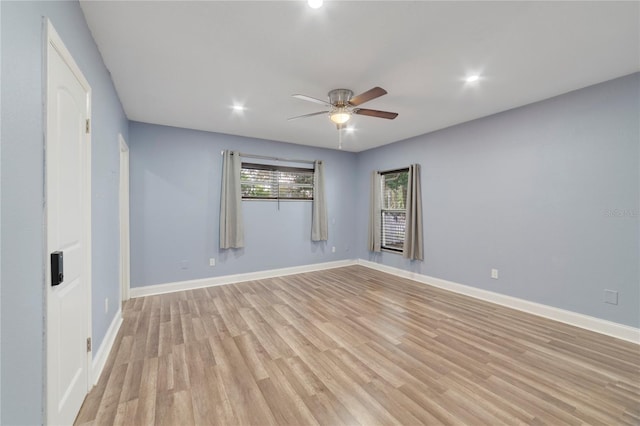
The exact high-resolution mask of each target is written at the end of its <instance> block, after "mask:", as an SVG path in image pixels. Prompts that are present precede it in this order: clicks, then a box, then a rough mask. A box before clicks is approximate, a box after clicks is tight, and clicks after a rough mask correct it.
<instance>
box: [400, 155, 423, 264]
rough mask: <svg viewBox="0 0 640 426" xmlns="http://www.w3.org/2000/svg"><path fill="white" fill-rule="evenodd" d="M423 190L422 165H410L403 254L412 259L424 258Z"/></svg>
mask: <svg viewBox="0 0 640 426" xmlns="http://www.w3.org/2000/svg"><path fill="white" fill-rule="evenodd" d="M421 194H422V191H421V187H420V165H419V164H412V165H410V166H409V184H408V185H407V200H406V205H407V219H406V226H405V234H404V250H403V251H402V256H403V257H405V258H407V259H412V260H423V259H424V256H423V251H424V250H423V242H422V195H421Z"/></svg>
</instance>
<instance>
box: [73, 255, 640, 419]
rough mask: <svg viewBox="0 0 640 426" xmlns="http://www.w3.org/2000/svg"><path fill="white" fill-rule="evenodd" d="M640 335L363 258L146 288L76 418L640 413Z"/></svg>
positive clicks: (590, 415)
mask: <svg viewBox="0 0 640 426" xmlns="http://www.w3.org/2000/svg"><path fill="white" fill-rule="evenodd" d="M639 348H640V347H639V346H637V345H634V344H631V343H628V342H624V341H620V340H616V339H614V338H610V337H606V336H602V335H598V334H595V333H591V332H588V331H585V330H582V329H578V328H575V327H571V326H568V325H565V324H561V323H557V322H554V321H550V320H546V319H542V318H539V317H536V316H533V315H528V314H524V313H521V312H517V311H514V310H511V309H507V308H504V307H500V306H497V305H493V304H490V303H485V302H482V301H478V300H474V299H471V298H468V297H465V296H461V295H457V294H454V293H449V292H446V291H443V290H439V289H436V288H432V287H429V286H426V285H423V284H419V283H415V282H412V281H409V280H405V279H401V278H397V277H395V276H392V275H387V274H383V273H380V272H377V271H373V270H371V269H367V268H365V267H361V266H350V267H345V268H339V269H333V270H329V271H320V272H312V273H306V274H300V275H292V276H287V277H281V278H273V279H266V280H260V281H252V282H245V283H240V284H234V285H227V286H220V287H211V288H206V289H199V290H193V291H184V292H180V293H173V294H167V295H161V296H152V297H145V298H140V299H133V300H130V301H129V302H128V303H127V304H126V306H125V309H124V323H123V326H122V328H121V330H120V332H119V334H118V337H117V340H116V342H115V345H114V348H113V351H112V353H111V354H110V357H109V360H108V361H107V366H106V367H105V371H104V373H103V375H102V377H101V379H100V381H99V383H98V384H97V386H96V387H95V388H94V389H93V390H92V391H91V393H90V394H89V395H88V396H87V398H86V400H85V403H84V405H83V407H82V410H81V412H80V414H79V415H78V418H77V420H76V424H100V425H110V424H132V425H151V424H157V425H190V424H198V425H207V424H220V425H274V424H280V425H316V424H322V425H342V424H348V425H357V424H361V425H377V424H385V425H391V424H403V425H417V424H430V425H431V424H433V425H436V424H452V425H458V424H469V425H500V424H508V425H513V424H536V425H542V424H548V425H565V424H566V425H577V424H592V425H617V424H629V425H638V424H640V351H639Z"/></svg>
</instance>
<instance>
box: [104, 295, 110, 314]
mask: <svg viewBox="0 0 640 426" xmlns="http://www.w3.org/2000/svg"><path fill="white" fill-rule="evenodd" d="M104 313H105V314H108V313H109V298H108V297H107V298H105V299H104Z"/></svg>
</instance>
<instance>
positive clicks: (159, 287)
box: [94, 259, 640, 380]
mask: <svg viewBox="0 0 640 426" xmlns="http://www.w3.org/2000/svg"><path fill="white" fill-rule="evenodd" d="M356 264H359V265H362V266H366V267H368V268H371V269H376V270H378V271H382V272H386V273H389V274H392V275H396V276H398V277H402V278H408V279H410V280H413V281H417V282H420V283H423V284H428V285H431V286H433V287H438V288H442V289H444V290H448V291H453V292H454V293H460V294H464V295H466V296H470V297H474V298H476V299H480V300H485V301H487V302H491V303H495V304H498V305H502V306H506V307H508V308H512V309H517V310H519V311H523V312H527V313H530V314H533V315H537V316H541V317H544V318H549V319H552V320H555V321H559V322H563V323H565V324H570V325H573V326H576V327H580V328H584V329H586V330H591V331H595V332H596V333H601V334H606V335H608V336H612V337H615V338H618V339H622V340H626V341H629V342H632V343H636V344H640V329H638V328H635V327H630V326H627V325H623V324H618V323H615V322H612V321H607V320H603V319H600V318H595V317H592V316H589V315H584V314H579V313H577V312H572V311H567V310H564V309H560V308H555V307H553V306H548V305H543V304H541V303H536V302H530V301H528V300H524V299H519V298H517V297H513V296H507V295H504V294H500V293H495V292H492V291H489V290H483V289H480V288H476V287H471V286H468V285H464V284H458V283H455V282H452V281H447V280H443V279H440V278H435V277H430V276H428V275H423V274H418V273H415V272H410V271H405V270H404V269H399V268H394V267H392V266H387V265H383V264H380V263H375V262H370V261H368V260H364V259H357V260H356V259H354V260H339V261H335V262H326V263H316V264H312V265H303V266H293V267H290V268H281V269H271V270H268V271H258V272H249V273H244V274H236V275H225V276H221V277H211V278H203V279H199V280H190V281H180V282H173V283H166V284H156V285H151V286H146V287H134V288H131V291H130V293H129V295H130V297H132V298H136V297H144V296H152V295H157V294H164V293H172V292H175V291H183V290H193V289H197V288H203V287H212V286H218V285H226V284H233V283H239V282H244V281H253V280H261V279H266V278H274V277H281V276H285V275H293V274H301V273H304V272H313V271H321V270H324V269H333V268H340V267H343V266H350V265H356ZM118 317H119V318H120V322H122V318H121V316H118ZM114 323H115V320H114ZM114 323H112V325H111V327H110V328H109V330H110V331H111V329H112V328H114ZM119 327H120V324H118V325H117V326H116V328H115V333H114V334H113V337H112V339H115V334H117V329H118V328H119ZM108 336H110V334H109V332H107V337H108ZM107 337H105V341H104V342H103V344H102V346H101V347H100V354H102V352H101V351H102V349H103V347H105V343H107V341H108V339H107ZM112 344H113V341H111V342H110V344H109V349H110V348H111V345H112ZM108 354H109V351H108V350H107V351H106V354H105V355H104V357H105V359H104V360H103V361H102V366H101V367H100V371H102V367H103V366H104V362H106V356H107V355H108ZM98 359H99V358H98V353H96V357H95V358H94V365H98ZM94 371H97V370H96V368H94ZM97 377H100V375H99V374H98V375H97ZM96 380H97V378H96Z"/></svg>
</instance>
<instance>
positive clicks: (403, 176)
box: [380, 169, 409, 252]
mask: <svg viewBox="0 0 640 426" xmlns="http://www.w3.org/2000/svg"><path fill="white" fill-rule="evenodd" d="M380 175H381V179H380V184H381V188H380V189H381V191H380V192H381V200H380V201H381V204H382V211H381V214H382V219H381V221H380V224H381V232H382V238H381V247H382V248H383V249H386V250H391V251H398V252H401V251H402V249H403V245H404V232H405V223H406V219H407V210H406V204H405V201H406V199H407V183H408V179H409V169H401V170H392V171H389V172H382V173H380Z"/></svg>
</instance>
